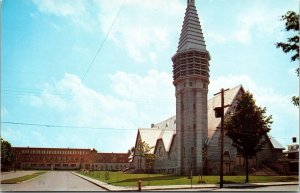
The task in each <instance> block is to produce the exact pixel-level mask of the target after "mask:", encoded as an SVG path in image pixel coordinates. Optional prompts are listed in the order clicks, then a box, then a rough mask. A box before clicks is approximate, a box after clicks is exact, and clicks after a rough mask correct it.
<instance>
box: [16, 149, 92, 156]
mask: <svg viewBox="0 0 300 193" xmlns="http://www.w3.org/2000/svg"><path fill="white" fill-rule="evenodd" d="M88 153H89V152H88V151H85V150H38V149H22V150H21V154H69V155H75V154H79V155H86V154H88Z"/></svg>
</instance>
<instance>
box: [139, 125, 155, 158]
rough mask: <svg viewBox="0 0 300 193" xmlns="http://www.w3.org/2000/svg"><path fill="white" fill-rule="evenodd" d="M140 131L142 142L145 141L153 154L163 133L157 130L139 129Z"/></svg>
mask: <svg viewBox="0 0 300 193" xmlns="http://www.w3.org/2000/svg"><path fill="white" fill-rule="evenodd" d="M138 131H139V134H140V137H141V141H145V142H146V143H147V144H148V145H149V147H150V148H151V153H153V152H154V147H155V144H156V141H157V139H158V137H159V135H160V133H161V130H159V129H157V128H155V129H153V128H151V129H150V128H145V129H139V130H138ZM152 147H153V148H152Z"/></svg>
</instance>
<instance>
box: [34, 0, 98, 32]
mask: <svg viewBox="0 0 300 193" xmlns="http://www.w3.org/2000/svg"><path fill="white" fill-rule="evenodd" d="M32 2H33V3H34V4H35V5H36V6H37V7H38V9H39V11H40V12H42V13H47V14H52V15H55V16H61V17H65V18H68V19H70V21H71V22H72V23H73V24H74V25H76V26H79V27H82V28H83V29H85V30H91V28H93V26H94V25H95V23H94V22H93V20H92V17H91V15H90V13H89V12H88V11H87V4H86V1H84V0H72V1H70V0H59V1H58V0H32ZM51 25H52V26H53V27H54V28H55V29H57V30H59V29H60V28H59V26H57V25H55V24H51Z"/></svg>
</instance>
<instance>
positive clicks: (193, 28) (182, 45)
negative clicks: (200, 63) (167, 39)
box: [177, 0, 207, 52]
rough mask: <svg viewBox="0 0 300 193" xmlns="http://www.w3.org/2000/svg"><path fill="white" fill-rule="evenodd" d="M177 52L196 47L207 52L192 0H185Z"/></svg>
mask: <svg viewBox="0 0 300 193" xmlns="http://www.w3.org/2000/svg"><path fill="white" fill-rule="evenodd" d="M187 2H188V4H187V8H186V12H185V17H184V21H183V24H182V29H181V34H180V38H179V44H178V47H177V52H182V51H187V50H189V49H196V50H200V51H204V52H207V50H206V45H205V41H204V37H203V33H202V29H201V25H200V21H199V17H198V14H197V10H196V6H195V2H194V0H188V1H187Z"/></svg>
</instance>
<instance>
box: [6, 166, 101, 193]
mask: <svg viewBox="0 0 300 193" xmlns="http://www.w3.org/2000/svg"><path fill="white" fill-rule="evenodd" d="M1 190H2V191H105V190H104V189H102V188H100V187H99V186H96V185H94V184H92V183H90V182H88V181H86V180H84V179H82V178H80V177H78V176H75V175H73V174H72V173H71V172H69V171H48V172H47V173H45V174H42V175H41V176H39V177H37V178H35V179H31V180H29V181H26V182H22V183H19V184H1Z"/></svg>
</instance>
